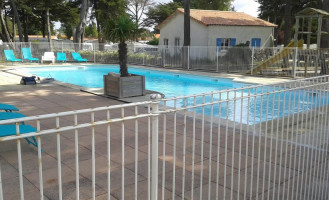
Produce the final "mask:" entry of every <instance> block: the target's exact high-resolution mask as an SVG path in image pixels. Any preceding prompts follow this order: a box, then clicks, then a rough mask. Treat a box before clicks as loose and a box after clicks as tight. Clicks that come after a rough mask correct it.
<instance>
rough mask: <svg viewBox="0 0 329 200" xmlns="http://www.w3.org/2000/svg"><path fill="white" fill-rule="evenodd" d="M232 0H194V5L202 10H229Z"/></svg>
mask: <svg viewBox="0 0 329 200" xmlns="http://www.w3.org/2000/svg"><path fill="white" fill-rule="evenodd" d="M232 1H233V0H215V1H214V0H194V2H193V3H194V6H195V8H197V9H203V10H230V8H231V4H232Z"/></svg>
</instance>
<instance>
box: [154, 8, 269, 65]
mask: <svg viewBox="0 0 329 200" xmlns="http://www.w3.org/2000/svg"><path fill="white" fill-rule="evenodd" d="M272 32H273V28H272V27H258V26H205V25H202V24H200V23H198V22H196V21H195V20H191V48H190V57H191V58H195V59H203V58H208V59H210V60H216V52H217V51H216V39H217V38H236V45H237V44H240V43H246V42H247V41H250V43H251V39H252V38H260V39H261V47H262V46H263V45H264V43H265V42H266V44H265V47H267V46H269V45H270V43H269V36H270V35H271V34H272ZM176 38H179V46H183V43H184V15H183V14H181V13H178V14H177V15H176V16H174V17H173V18H172V19H170V20H169V21H168V22H167V23H165V24H163V26H162V27H161V29H160V38H159V46H160V48H159V50H161V46H162V45H164V39H168V46H169V49H167V50H166V52H167V53H170V55H174V54H177V53H179V52H180V51H177V48H174V46H175V39H176Z"/></svg>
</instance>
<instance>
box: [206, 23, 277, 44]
mask: <svg viewBox="0 0 329 200" xmlns="http://www.w3.org/2000/svg"><path fill="white" fill-rule="evenodd" d="M208 29H209V37H208V46H216V39H217V38H236V44H240V43H243V44H245V43H246V42H247V41H249V42H250V43H251V39H252V38H260V39H261V45H260V46H261V47H263V46H264V47H269V46H270V42H269V36H270V35H271V34H272V32H273V28H272V27H260V26H208ZM265 42H266V43H265ZM264 44H265V45H264Z"/></svg>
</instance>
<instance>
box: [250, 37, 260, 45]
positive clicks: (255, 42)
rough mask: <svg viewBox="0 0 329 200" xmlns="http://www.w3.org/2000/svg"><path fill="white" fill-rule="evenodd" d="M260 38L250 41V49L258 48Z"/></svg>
mask: <svg viewBox="0 0 329 200" xmlns="http://www.w3.org/2000/svg"><path fill="white" fill-rule="evenodd" d="M260 41H261V39H260V38H252V39H251V46H252V47H260Z"/></svg>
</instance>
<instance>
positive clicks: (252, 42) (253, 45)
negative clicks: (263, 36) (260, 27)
mask: <svg viewBox="0 0 329 200" xmlns="http://www.w3.org/2000/svg"><path fill="white" fill-rule="evenodd" d="M255 44H256V41H255V38H252V39H251V47H255V46H256V45H255Z"/></svg>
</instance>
